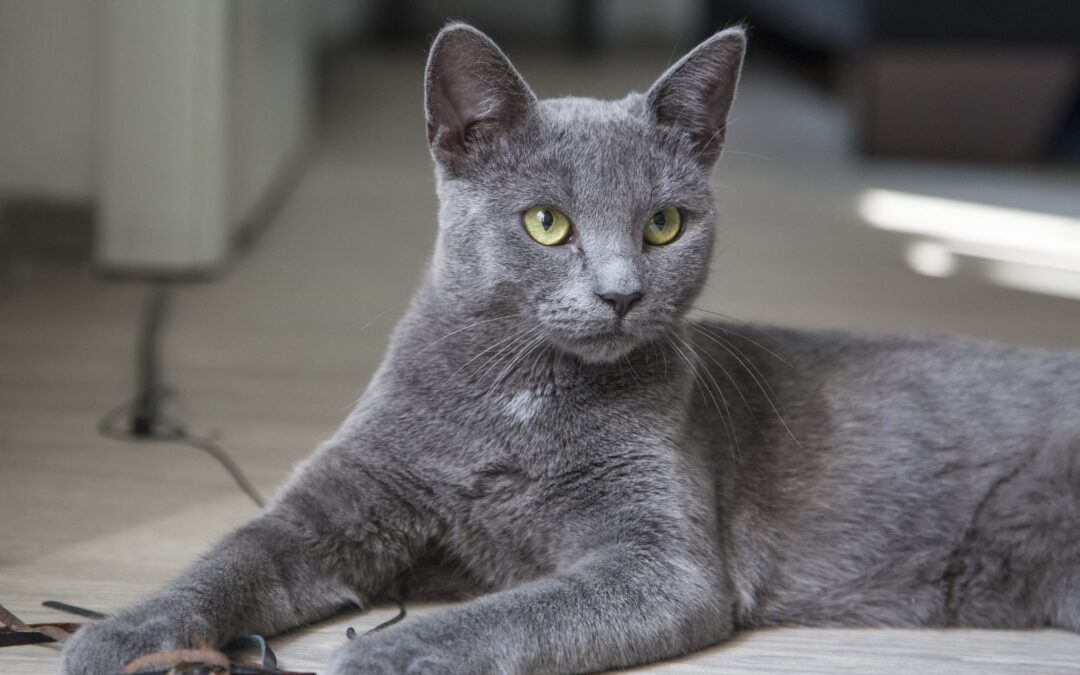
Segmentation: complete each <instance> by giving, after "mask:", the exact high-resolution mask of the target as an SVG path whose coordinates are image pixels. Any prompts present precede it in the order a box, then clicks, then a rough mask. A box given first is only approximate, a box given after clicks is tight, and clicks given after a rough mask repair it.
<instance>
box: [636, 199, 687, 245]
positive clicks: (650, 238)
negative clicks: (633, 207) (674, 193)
mask: <svg viewBox="0 0 1080 675" xmlns="http://www.w3.org/2000/svg"><path fill="white" fill-rule="evenodd" d="M680 231H682V213H680V212H679V209H677V208H675V207H674V206H669V207H667V208H666V209H660V210H659V211H657V212H656V213H654V214H652V216H651V217H650V218H649V219H648V220H647V221H645V233H644V236H645V242H646V243H647V244H650V245H652V246H663V245H664V244H670V243H671V242H673V241H675V237H677V236H679V232H680Z"/></svg>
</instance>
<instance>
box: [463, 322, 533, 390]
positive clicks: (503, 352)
mask: <svg viewBox="0 0 1080 675" xmlns="http://www.w3.org/2000/svg"><path fill="white" fill-rule="evenodd" d="M539 330H540V328H539V327H536V326H534V327H533V328H532V329H531V330H528V331H525V332H524V334H522V333H516V334H515V335H517V337H515V338H514V339H513V340H511V341H510V342H509V343H507V344H504V345H503V346H502V347H501V348H500V349H499V350H498V351H496V352H495V353H494V354H492V355H491V357H490V358H489V359H488V360H487V361H485V362H484V363H483V365H481V366H480V367H478V368H476V370H474V371H473V376H474V378H475V379H476V380H477V381H478V382H479V381H480V380H483V379H484V377H486V376H487V374H488V373H489V372H490V371H491V370H493V369H494V368H496V367H498V364H500V363H502V360H503V359H504V358H506V357H508V356H509V355H510V354H512V353H513V350H514V346H515V345H517V344H518V343H520V342H524V341H527V340H529V339H530V338H531V337H532V336H533V334H535V333H536V332H538V331H539Z"/></svg>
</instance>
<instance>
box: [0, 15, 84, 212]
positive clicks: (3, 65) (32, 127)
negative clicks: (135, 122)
mask: <svg viewBox="0 0 1080 675" xmlns="http://www.w3.org/2000/svg"><path fill="white" fill-rule="evenodd" d="M96 14H97V5H96V3H95V2H91V1H90V0H0V195H3V194H5V193H7V194H10V193H19V194H30V195H34V196H45V197H56V198H60V199H90V198H91V196H92V194H93V186H94V175H93V161H92V157H93V148H94V134H93V130H94V117H95V105H96V104H95V101H94V93H95V90H96V72H97V68H96V64H97V50H96V45H97V31H96V20H95V17H96Z"/></svg>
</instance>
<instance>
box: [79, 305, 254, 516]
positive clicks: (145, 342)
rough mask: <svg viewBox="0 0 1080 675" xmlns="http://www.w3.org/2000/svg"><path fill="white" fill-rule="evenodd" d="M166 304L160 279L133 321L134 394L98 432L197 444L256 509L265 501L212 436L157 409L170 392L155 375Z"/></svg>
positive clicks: (108, 415)
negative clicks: (136, 337)
mask: <svg viewBox="0 0 1080 675" xmlns="http://www.w3.org/2000/svg"><path fill="white" fill-rule="evenodd" d="M167 306H168V289H167V287H166V286H165V285H164V284H158V285H155V286H154V287H153V288H151V289H150V293H149V295H148V296H147V299H146V302H145V304H144V305H143V314H142V317H141V321H140V323H139V351H138V361H137V364H136V365H137V369H138V374H137V392H136V394H135V398H133V399H132V400H131V401H128V402H126V403H122V404H120V405H118V406H116V407H115V408H113V409H112V410H110V411H109V412H107V413H105V415H104V416H103V417H102V418H101V420H100V421H99V422H98V427H97V428H98V433H100V434H101V435H102V436H105V437H107V438H112V439H114V440H118V441H128V442H131V443H139V442H142V441H154V442H159V443H176V444H178V445H187V446H189V447H193V448H198V449H199V450H202V451H203V452H205V453H207V454H208V455H210V456H211V457H213V458H214V459H216V460H217V461H218V463H219V464H221V466H222V467H224V468H225V470H226V471H227V472H229V475H230V476H232V479H233V480H234V481H235V482H236V484H237V486H239V487H240V489H241V490H243V491H244V493H245V494H247V496H248V497H250V498H251V501H253V502H255V503H256V504H257V505H258V506H259V508H262V507H264V506H266V500H265V499H263V496H262V495H261V494H259V491H258V490H256V489H255V486H254V485H252V484H251V481H250V480H248V478H247V476H246V475H244V472H243V471H242V470H241V469H240V466H239V465H238V464H237V463H236V462H235V461H234V460H233V458H232V457H230V456H229V453H227V452H226V451H225V448H223V447H221V445H219V444H218V443H217V442H216V441H214V440H213V439H210V438H205V437H202V436H196V435H194V434H192V433H190V432H189V431H188V430H187V427H186V426H185V425H184V424H183V422H180V421H179V420H175V419H172V418H170V417H167V416H165V415H164V414H163V412H162V408H163V406H164V404H165V403H167V402H168V401H169V400H170V399H172V398H174V397H175V395H176V392H175V391H174V390H173V389H172V388H171V387H169V386H168V385H166V384H164V383H163V382H162V377H161V357H160V345H161V332H162V326H163V325H164V322H165V312H166V309H167Z"/></svg>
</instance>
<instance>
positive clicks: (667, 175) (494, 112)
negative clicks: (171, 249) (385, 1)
mask: <svg viewBox="0 0 1080 675" xmlns="http://www.w3.org/2000/svg"><path fill="white" fill-rule="evenodd" d="M744 50H745V35H744V33H743V31H742V30H741V29H738V28H733V29H727V30H725V31H722V32H720V33H717V34H716V35H714V36H713V37H711V38H709V39H708V40H706V41H705V42H703V43H702V44H700V45H699V46H698V47H696V48H695V49H694V50H693V51H691V52H690V53H689V54H688V55H687V56H685V57H684V58H683V59H682V60H681V61H679V62H678V63H676V64H675V65H674V66H672V67H671V68H669V69H668V71H667V72H665V73H664V74H663V75H662V76H661V77H660V78H659V79H658V80H657V81H656V83H655V84H653V85H652V87H651V88H650V89H649V91H648V92H647V93H645V94H640V93H632V94H630V95H629V96H627V97H626V98H624V99H622V100H619V101H600V100H596V99H589V98H557V99H545V100H540V99H538V98H537V97H536V96H535V95H534V94H533V93H532V91H531V90H530V89H529V87H528V85H526V84H525V82H524V80H523V79H522V78H521V76H520V75H519V74H518V72H517V71H516V70H515V69H514V67H513V66H512V65H511V64H510V62H509V60H507V58H506V56H505V55H504V54H503V53H502V52H501V51H500V50H499V48H498V47H497V46H496V45H495V43H494V42H492V41H491V40H490V39H489V38H488V37H487V36H486V35H484V34H483V33H481V32H479V31H477V30H476V29H474V28H472V27H470V26H467V25H464V24H452V25H450V26H447V27H446V28H444V29H443V30H442V32H440V33H439V35H438V37H436V39H435V42H434V44H432V47H431V54H430V56H429V60H428V67H427V78H426V102H425V105H426V114H427V135H428V141H429V144H430V147H431V152H432V155H433V156H434V158H435V162H436V165H437V171H436V173H437V177H438V185H439V199H440V218H439V220H440V230H439V243H438V246H437V249H436V255H435V260H434V265H433V275H434V279H435V283H436V284H438V285H439V289H440V291H441V292H442V293H444V294H446V297H449V298H452V299H453V300H452V301H453V302H461V303H469V304H470V305H472V306H475V307H478V308H484V309H485V311H491V312H498V313H500V315H501V314H508V315H513V316H514V321H515V322H520V325H521V328H530V329H534V333H535V334H537V335H540V336H543V337H544V338H545V339H546V340H548V341H549V342H550V343H551V344H552V345H554V346H555V347H557V348H561V349H563V350H565V351H568V352H571V353H574V354H576V355H578V356H579V357H581V358H582V359H584V360H587V361H591V362H597V361H612V360H615V359H618V358H620V357H622V356H623V355H625V354H627V353H628V352H630V351H631V350H633V349H634V348H635V347H638V346H640V345H642V344H645V343H648V342H650V341H653V340H656V339H659V338H660V337H662V336H663V335H664V334H666V333H667V331H669V330H670V329H671V327H672V325H674V324H675V322H677V321H679V320H680V319H681V317H682V315H683V314H684V313H685V312H686V311H687V310H688V309H689V307H690V304H691V302H692V301H693V299H694V298H695V297H696V296H697V294H698V293H699V292H700V290H701V287H702V285H703V284H704V281H705V276H706V272H707V270H708V265H709V259H710V255H711V251H712V242H713V220H714V212H713V199H712V194H711V191H710V189H709V174H710V170H711V168H712V166H713V164H714V163H715V161H716V160H717V158H718V157H719V155H720V150H721V147H722V145H723V140H724V127H725V124H726V122H727V117H728V110H729V108H730V106H731V102H732V99H733V97H734V93H735V86H736V83H737V81H738V76H739V70H740V67H741V64H742V59H743V53H744Z"/></svg>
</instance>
